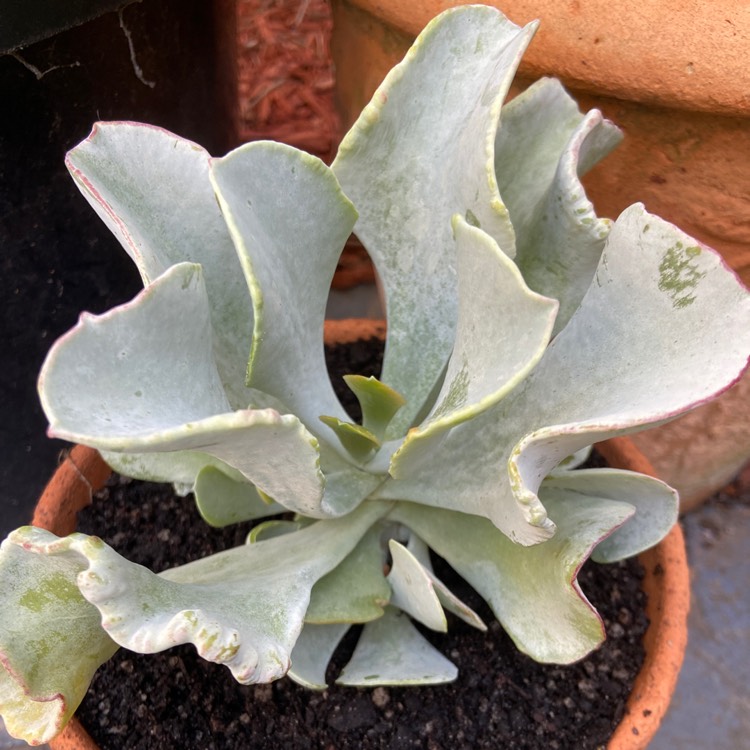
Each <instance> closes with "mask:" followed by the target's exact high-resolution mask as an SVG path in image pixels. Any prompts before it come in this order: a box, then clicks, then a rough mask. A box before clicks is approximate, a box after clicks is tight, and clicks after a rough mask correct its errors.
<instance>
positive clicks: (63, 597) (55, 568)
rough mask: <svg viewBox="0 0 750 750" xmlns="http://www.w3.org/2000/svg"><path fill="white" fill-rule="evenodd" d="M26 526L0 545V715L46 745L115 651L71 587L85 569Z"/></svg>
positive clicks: (19, 733) (21, 734) (18, 733)
mask: <svg viewBox="0 0 750 750" xmlns="http://www.w3.org/2000/svg"><path fill="white" fill-rule="evenodd" d="M50 537H51V539H53V540H57V537H52V536H51V535H49V534H48V533H47V532H44V531H41V530H40V529H35V528H32V527H30V526H27V527H24V528H21V529H18V530H17V531H14V532H13V533H12V534H10V536H9V537H8V538H7V539H6V540H5V541H4V542H3V543H2V546H0V586H1V590H2V602H3V616H2V618H0V714H1V715H2V717H3V719H4V721H5V725H6V728H7V729H8V731H9V732H10V734H11V735H13V736H14V737H18V738H20V739H23V740H25V741H26V742H28V743H29V744H34V745H39V744H42V743H45V742H49V740H51V739H52V738H53V737H54V736H55V735H56V734H58V733H59V732H60V730H61V729H62V728H63V727H64V726H65V724H66V723H67V722H68V720H69V719H70V718H71V716H72V715H73V713H74V712H75V710H76V708H77V707H78V704H79V703H80V702H81V700H83V696H84V695H85V694H86V690H87V689H88V686H89V683H90V682H91V678H92V677H93V676H94V672H96V670H97V669H98V668H99V667H100V666H101V665H102V664H103V663H104V662H105V661H107V659H109V658H110V657H111V656H112V654H114V653H115V651H116V650H117V645H116V644H115V643H114V642H113V641H112V639H111V638H110V637H109V636H108V635H107V634H106V632H105V631H104V630H103V628H102V626H101V624H100V617H99V612H98V611H97V609H96V607H93V606H92V605H91V604H89V603H88V602H87V601H86V600H85V599H84V598H83V597H82V596H81V593H80V592H79V590H78V588H77V587H76V576H77V575H78V573H79V572H80V571H81V570H82V569H83V568H84V567H85V565H84V564H82V563H81V561H80V560H78V559H76V558H77V556H70V555H66V554H65V549H64V546H65V545H64V544H63V543H62V542H60V541H55V542H53V543H51V544H50V543H48V542H49V540H50Z"/></svg>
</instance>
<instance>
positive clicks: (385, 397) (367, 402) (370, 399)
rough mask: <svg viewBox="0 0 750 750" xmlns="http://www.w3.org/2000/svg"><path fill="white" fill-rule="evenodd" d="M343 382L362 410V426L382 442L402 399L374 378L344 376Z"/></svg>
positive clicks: (402, 403)
mask: <svg viewBox="0 0 750 750" xmlns="http://www.w3.org/2000/svg"><path fill="white" fill-rule="evenodd" d="M344 381H345V382H346V384H347V385H348V386H349V388H350V389H351V391H352V393H354V395H355V396H356V397H357V401H359V405H360V407H361V409H362V426H363V427H364V428H365V429H367V430H369V431H370V432H371V433H372V434H373V435H375V437H376V438H377V439H378V440H381V441H382V440H383V438H384V437H385V432H386V430H387V429H388V425H389V424H390V423H391V420H392V419H393V417H394V416H395V415H396V412H397V411H398V410H399V409H400V408H401V407H402V406H403V405H404V403H405V401H404V397H403V396H402V395H401V394H400V393H397V392H396V391H394V390H393V388H390V387H389V386H387V385H386V384H385V383H381V382H380V381H379V380H378V379H377V378H375V377H369V378H366V377H365V376H364V375H344Z"/></svg>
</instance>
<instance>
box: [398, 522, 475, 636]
mask: <svg viewBox="0 0 750 750" xmlns="http://www.w3.org/2000/svg"><path fill="white" fill-rule="evenodd" d="M406 549H407V550H408V552H409V554H411V555H413V556H414V558H415V559H416V560H418V561H419V563H420V565H421V566H422V567H423V568H424V569H425V571H426V572H427V575H428V576H429V577H430V581H431V585H432V588H433V589H434V591H435V593H436V594H437V597H438V599H439V601H440V604H442V605H443V609H446V610H448V612H451V613H452V614H454V615H456V617H458V618H459V619H461V620H463V621H464V622H466V623H468V624H469V625H471V626H472V627H474V628H476V629H477V630H481V631H485V630H487V626H486V625H485V624H484V622H483V621H482V618H481V617H480V616H479V615H478V614H477V613H476V612H475V611H474V610H473V609H472V608H471V607H470V606H469V605H468V604H466V603H464V602H462V601H461V600H460V599H459V598H458V597H457V596H456V595H455V594H454V593H453V592H452V591H451V590H450V589H449V588H448V587H447V586H446V585H445V584H444V583H443V582H442V581H441V580H440V579H439V578H438V577H437V576H436V575H435V571H434V570H433V569H432V561H431V560H430V549H429V547H428V546H427V545H426V544H425V543H424V542H423V541H422V540H421V539H420V538H419V537H418V536H417V535H416V534H415V533H414V532H413V531H411V530H409V539H408V541H407V544H406Z"/></svg>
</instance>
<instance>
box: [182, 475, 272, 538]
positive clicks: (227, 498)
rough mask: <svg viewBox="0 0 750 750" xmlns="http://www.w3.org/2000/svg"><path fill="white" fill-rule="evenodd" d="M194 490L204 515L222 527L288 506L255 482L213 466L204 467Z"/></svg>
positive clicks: (214, 524) (206, 518)
mask: <svg viewBox="0 0 750 750" xmlns="http://www.w3.org/2000/svg"><path fill="white" fill-rule="evenodd" d="M193 491H194V492H195V503H196V505H197V507H198V510H199V511H200V514H201V516H202V517H203V519H204V520H205V521H206V523H208V524H210V525H211V526H216V527H219V528H221V527H223V526H230V525H231V524H233V523H240V522H241V521H250V520H252V519H255V518H265V517H266V516H273V515H276V514H278V513H283V512H284V511H285V510H286V508H285V507H284V506H283V505H279V504H278V503H275V502H272V501H268V500H267V499H266V498H265V497H264V496H263V495H261V494H260V493H259V492H258V490H257V489H256V488H255V487H253V485H252V484H248V483H247V482H238V481H236V480H234V479H232V478H230V477H228V476H227V475H226V474H225V473H224V472H223V471H221V470H220V469H217V468H215V467H213V466H205V467H204V468H203V469H201V471H200V473H199V474H198V477H197V479H196V480H195V487H194V489H193Z"/></svg>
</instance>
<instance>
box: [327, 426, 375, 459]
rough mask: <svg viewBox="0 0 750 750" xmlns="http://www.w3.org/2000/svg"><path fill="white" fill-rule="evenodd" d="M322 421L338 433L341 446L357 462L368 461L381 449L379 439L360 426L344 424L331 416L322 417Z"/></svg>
mask: <svg viewBox="0 0 750 750" xmlns="http://www.w3.org/2000/svg"><path fill="white" fill-rule="evenodd" d="M320 421H321V422H322V423H323V424H324V425H326V426H327V427H330V428H331V429H332V430H333V431H334V433H336V437H337V438H338V439H339V440H340V441H341V445H343V446H344V448H346V450H347V452H348V453H349V454H350V455H351V456H352V458H354V460H355V461H366V460H367V459H368V458H369V457H371V456H372V455H373V453H375V451H376V450H377V449H378V448H380V441H379V440H378V438H377V437H376V436H375V435H373V434H372V433H371V432H370V431H369V430H368V429H366V428H365V427H363V426H362V425H360V424H353V423H352V422H344V421H342V420H340V419H337V418H336V417H329V416H322V417H320Z"/></svg>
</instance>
